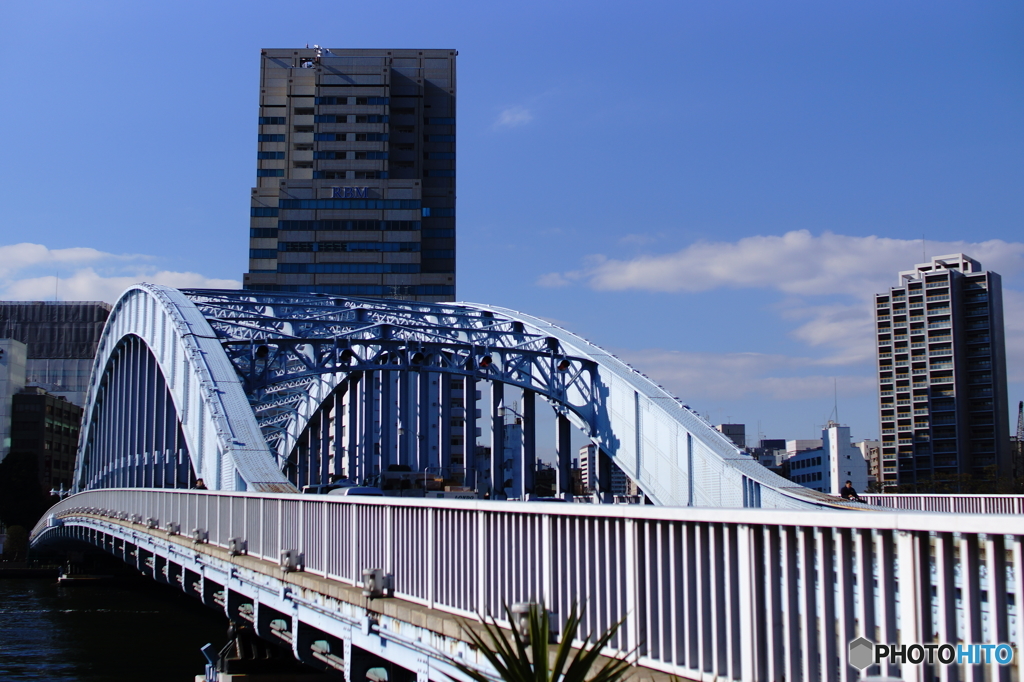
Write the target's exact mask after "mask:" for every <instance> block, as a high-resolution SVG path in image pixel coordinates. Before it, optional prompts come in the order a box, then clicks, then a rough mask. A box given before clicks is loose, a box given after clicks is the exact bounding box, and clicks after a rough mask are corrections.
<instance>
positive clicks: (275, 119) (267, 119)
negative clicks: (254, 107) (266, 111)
mask: <svg viewBox="0 0 1024 682" xmlns="http://www.w3.org/2000/svg"><path fill="white" fill-rule="evenodd" d="M260 125H261V126H283V125H284V116H260Z"/></svg>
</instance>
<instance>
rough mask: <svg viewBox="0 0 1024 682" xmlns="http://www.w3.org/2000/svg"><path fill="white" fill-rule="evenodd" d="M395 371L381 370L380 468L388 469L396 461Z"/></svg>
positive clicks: (382, 470) (383, 470) (382, 469)
mask: <svg viewBox="0 0 1024 682" xmlns="http://www.w3.org/2000/svg"><path fill="white" fill-rule="evenodd" d="M395 414H396V411H395V373H394V372H388V371H384V372H380V417H379V418H378V420H379V421H378V423H379V424H380V470H381V473H383V472H385V471H387V470H388V467H390V466H391V465H392V464H394V463H395V453H394V450H395V446H396V444H397V443H396V441H395V435H396V433H395V431H396V427H395V424H396V420H395Z"/></svg>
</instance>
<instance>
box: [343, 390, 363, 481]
mask: <svg viewBox="0 0 1024 682" xmlns="http://www.w3.org/2000/svg"><path fill="white" fill-rule="evenodd" d="M361 383H362V382H361V381H360V376H359V375H358V374H351V375H349V378H348V392H347V395H346V397H345V398H346V402H347V404H348V415H347V418H346V422H345V445H346V447H345V475H346V476H348V477H349V478H350V479H352V480H353V481H357V482H362V478H361V476H360V475H359V463H358V459H359V389H360V384H361Z"/></svg>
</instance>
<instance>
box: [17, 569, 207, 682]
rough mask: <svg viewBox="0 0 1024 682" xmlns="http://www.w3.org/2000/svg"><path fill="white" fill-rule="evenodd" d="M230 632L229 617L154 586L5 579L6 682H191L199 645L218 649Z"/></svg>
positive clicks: (199, 664) (198, 669)
mask: <svg viewBox="0 0 1024 682" xmlns="http://www.w3.org/2000/svg"><path fill="white" fill-rule="evenodd" d="M226 629H227V619H226V618H225V617H224V615H223V613H218V612H217V611H214V610H213V609H210V608H207V607H205V606H203V605H202V604H200V603H199V602H198V601H197V600H195V599H192V598H191V597H188V596H186V595H185V594H183V593H181V592H176V591H175V590H173V589H172V588H169V587H167V586H162V585H158V584H154V583H146V582H140V581H138V580H123V581H118V582H116V583H112V584H108V585H92V586H78V587H58V586H57V584H56V581H55V580H52V579H51V580H24V579H0V682H21V681H23V680H33V681H38V680H43V681H49V680H54V681H59V682H71V681H74V682H107V681H108V680H110V681H114V680H117V681H120V680H147V681H151V682H192V680H193V679H194V678H195V676H196V675H198V674H201V673H202V672H203V665H204V663H205V659H204V658H203V655H202V654H201V653H200V652H199V648H200V647H201V646H203V645H204V644H206V643H207V642H209V643H212V644H213V645H214V647H215V648H216V649H220V648H221V646H222V645H223V644H224V643H225V642H226V641H227V637H226V635H225V632H226Z"/></svg>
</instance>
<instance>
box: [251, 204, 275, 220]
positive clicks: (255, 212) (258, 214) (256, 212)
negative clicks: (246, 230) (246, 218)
mask: <svg viewBox="0 0 1024 682" xmlns="http://www.w3.org/2000/svg"><path fill="white" fill-rule="evenodd" d="M249 215H250V216H252V217H253V218H276V217H277V209H276V208H263V207H256V206H254V207H252V208H250V209H249Z"/></svg>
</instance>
